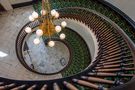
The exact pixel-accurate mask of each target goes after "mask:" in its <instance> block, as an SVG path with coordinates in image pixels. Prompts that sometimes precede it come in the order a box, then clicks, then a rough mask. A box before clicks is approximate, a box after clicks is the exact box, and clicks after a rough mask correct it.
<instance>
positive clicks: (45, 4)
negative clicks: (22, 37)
mask: <svg viewBox="0 0 135 90" xmlns="http://www.w3.org/2000/svg"><path fill="white" fill-rule="evenodd" d="M58 18H59V13H58V12H57V11H56V10H55V9H52V10H51V8H50V3H49V1H48V0H42V10H41V12H40V14H38V13H37V12H36V11H34V12H33V13H32V15H30V16H29V20H30V21H31V22H33V21H35V20H38V21H39V22H40V25H39V27H38V29H37V30H36V38H35V39H34V40H33V43H34V44H36V45H37V44H39V43H40V42H41V41H40V37H42V36H43V35H44V36H47V37H49V40H48V42H47V45H48V46H50V47H53V46H54V45H55V42H54V41H53V40H51V38H52V36H53V35H54V34H57V35H58V36H59V38H60V39H61V40H63V39H65V37H66V35H65V34H64V33H61V31H62V29H63V28H65V27H66V26H67V23H66V22H65V21H62V22H61V25H55V24H54V20H56V19H58ZM25 32H26V33H31V32H32V28H30V27H26V28H25Z"/></svg>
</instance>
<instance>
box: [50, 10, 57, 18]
mask: <svg viewBox="0 0 135 90" xmlns="http://www.w3.org/2000/svg"><path fill="white" fill-rule="evenodd" d="M56 13H57V12H56V10H54V9H53V10H51V15H52V16H54V17H55V15H56Z"/></svg>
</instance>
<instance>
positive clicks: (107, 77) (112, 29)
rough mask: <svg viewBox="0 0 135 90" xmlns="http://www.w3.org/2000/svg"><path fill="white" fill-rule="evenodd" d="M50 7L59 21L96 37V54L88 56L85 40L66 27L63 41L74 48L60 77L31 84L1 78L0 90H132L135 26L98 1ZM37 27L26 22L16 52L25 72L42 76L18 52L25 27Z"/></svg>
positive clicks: (63, 1)
mask: <svg viewBox="0 0 135 90" xmlns="http://www.w3.org/2000/svg"><path fill="white" fill-rule="evenodd" d="M51 4H52V8H56V9H57V10H58V11H59V13H60V18H59V20H61V19H63V20H67V21H72V22H76V23H79V24H80V26H82V27H87V29H88V31H90V32H91V33H92V34H93V35H94V36H95V39H96V41H97V43H96V45H97V50H95V53H96V55H95V53H94V54H93V55H95V56H89V55H90V53H91V54H92V52H91V51H90V50H89V49H90V48H89V45H88V43H87V40H84V39H83V37H82V36H81V35H79V33H77V30H76V31H75V30H73V28H72V27H74V26H71V27H68V26H67V28H66V30H64V32H65V33H66V34H67V37H68V38H67V39H66V40H65V41H66V42H67V43H69V46H70V48H72V49H73V53H72V54H73V56H72V62H71V63H70V64H71V65H69V67H67V69H66V70H63V71H62V72H61V73H62V76H63V78H59V79H54V80H34V81H30V80H12V79H6V78H4V77H1V78H0V90H134V88H135V86H134V84H135V80H134V74H135V68H134V63H135V62H134V61H135V44H134V43H135V26H133V24H132V22H130V20H128V19H127V18H124V16H122V15H121V14H120V13H119V12H118V11H116V10H113V8H112V7H111V6H109V4H108V3H107V2H105V1H101V0H51ZM33 7H34V9H35V10H36V11H37V12H40V10H41V2H40V1H38V2H37V1H36V2H34V3H33ZM38 25H39V22H38V21H35V22H28V23H27V24H26V25H25V26H24V27H23V28H22V29H21V30H20V32H19V34H18V37H17V39H16V53H17V57H18V59H19V61H20V62H21V64H22V65H23V66H24V67H25V68H26V69H28V70H29V71H31V72H33V73H37V74H42V73H38V72H36V71H34V70H33V69H31V68H30V67H29V66H28V65H27V64H26V62H25V61H24V57H23V53H22V52H21V51H22V44H23V41H24V40H25V37H26V36H27V33H26V32H25V30H24V29H25V27H26V26H30V27H31V28H35V27H37V26H38ZM72 25H73V24H72ZM74 29H76V28H74ZM84 33H85V31H84ZM73 38H74V39H73ZM76 40H77V41H76Z"/></svg>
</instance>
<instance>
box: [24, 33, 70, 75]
mask: <svg viewBox="0 0 135 90" xmlns="http://www.w3.org/2000/svg"><path fill="white" fill-rule="evenodd" d="M35 38H36V34H35V33H33V34H31V35H29V37H27V39H25V40H26V41H25V42H26V43H25V45H26V44H27V48H28V50H25V49H24V50H25V51H24V53H25V54H24V57H25V62H26V63H27V65H28V66H29V67H31V68H32V69H33V70H35V71H37V72H39V73H44V74H52V73H57V72H59V71H61V70H63V69H64V68H65V67H66V66H67V65H68V62H69V58H70V51H69V49H68V47H67V46H66V45H65V44H64V43H62V42H61V41H55V46H54V47H49V46H47V45H45V43H44V41H43V39H42V38H40V43H39V44H38V45H35V44H34V43H33V40H34V39H35Z"/></svg>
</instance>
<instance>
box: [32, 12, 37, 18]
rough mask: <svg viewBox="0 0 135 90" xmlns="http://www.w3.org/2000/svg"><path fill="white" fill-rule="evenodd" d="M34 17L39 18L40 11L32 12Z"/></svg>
mask: <svg viewBox="0 0 135 90" xmlns="http://www.w3.org/2000/svg"><path fill="white" fill-rule="evenodd" d="M32 17H33V18H35V19H36V18H38V13H37V12H35V11H34V12H33V13H32Z"/></svg>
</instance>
